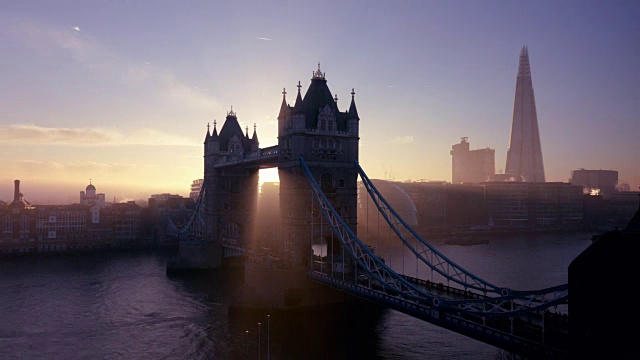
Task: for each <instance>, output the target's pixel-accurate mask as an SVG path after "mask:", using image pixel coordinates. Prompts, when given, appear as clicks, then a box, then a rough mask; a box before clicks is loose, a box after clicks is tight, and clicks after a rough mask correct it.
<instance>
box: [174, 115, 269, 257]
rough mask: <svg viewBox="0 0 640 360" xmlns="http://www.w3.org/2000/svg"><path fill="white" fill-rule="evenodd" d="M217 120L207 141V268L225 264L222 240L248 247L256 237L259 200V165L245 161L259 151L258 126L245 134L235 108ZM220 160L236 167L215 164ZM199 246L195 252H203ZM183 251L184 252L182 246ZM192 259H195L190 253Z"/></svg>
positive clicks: (207, 136) (205, 181) (205, 186)
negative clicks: (223, 119)
mask: <svg viewBox="0 0 640 360" xmlns="http://www.w3.org/2000/svg"><path fill="white" fill-rule="evenodd" d="M216 126H217V124H216V122H215V121H214V124H213V133H210V132H209V129H207V135H206V137H205V141H204V184H203V186H204V190H205V192H204V213H205V223H206V231H205V241H206V243H207V245H206V251H205V252H206V253H207V254H206V257H207V259H206V260H205V262H206V266H205V267H207V268H219V267H221V266H222V258H223V253H222V243H223V242H225V241H226V242H228V243H232V244H233V243H235V244H236V246H247V245H248V243H249V241H251V239H252V238H253V228H254V226H253V222H254V219H255V211H256V207H257V199H258V170H259V168H258V166H256V165H255V164H253V165H252V164H246V163H245V162H244V160H245V158H246V157H247V155H248V154H249V153H252V152H255V151H258V150H259V142H258V136H257V134H256V129H255V127H254V129H253V136H252V137H249V129H248V128H247V129H246V130H245V132H244V133H243V131H242V128H241V127H240V124H239V123H238V118H237V116H236V113H235V112H234V111H233V107H232V108H231V110H230V111H229V112H227V117H226V119H225V122H224V124H223V126H222V128H221V129H220V133H219V134H218V130H217V128H216ZM219 161H225V162H227V163H237V166H227V167H215V166H213V165H214V164H216V163H217V162H219ZM202 250H203V249H202V247H196V248H195V250H194V251H196V252H197V251H202ZM180 252H181V254H182V253H183V252H184V251H183V249H182V248H181V249H180ZM190 258H193V256H191V257H190Z"/></svg>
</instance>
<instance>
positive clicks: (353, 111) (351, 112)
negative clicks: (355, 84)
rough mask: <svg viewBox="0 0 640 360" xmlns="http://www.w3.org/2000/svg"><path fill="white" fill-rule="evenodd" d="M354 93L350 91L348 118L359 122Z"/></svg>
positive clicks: (352, 90)
mask: <svg viewBox="0 0 640 360" xmlns="http://www.w3.org/2000/svg"><path fill="white" fill-rule="evenodd" d="M355 97H356V91H355V90H354V89H351V105H350V106H349V118H350V119H356V120H360V117H359V116H358V109H356V99H355Z"/></svg>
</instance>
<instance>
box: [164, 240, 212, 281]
mask: <svg viewBox="0 0 640 360" xmlns="http://www.w3.org/2000/svg"><path fill="white" fill-rule="evenodd" d="M220 267H222V246H221V245H220V244H216V243H211V242H210V243H189V242H180V244H179V253H178V255H177V256H175V257H174V258H172V259H171V260H170V261H169V263H168V264H167V273H179V272H188V271H198V270H213V269H219V268H220Z"/></svg>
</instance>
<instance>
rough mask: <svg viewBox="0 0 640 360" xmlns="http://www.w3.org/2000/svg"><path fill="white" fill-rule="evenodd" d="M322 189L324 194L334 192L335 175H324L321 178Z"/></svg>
mask: <svg viewBox="0 0 640 360" xmlns="http://www.w3.org/2000/svg"><path fill="white" fill-rule="evenodd" d="M320 188H321V189H322V191H324V192H334V191H335V189H334V187H333V175H332V174H330V173H324V174H322V175H321V176H320Z"/></svg>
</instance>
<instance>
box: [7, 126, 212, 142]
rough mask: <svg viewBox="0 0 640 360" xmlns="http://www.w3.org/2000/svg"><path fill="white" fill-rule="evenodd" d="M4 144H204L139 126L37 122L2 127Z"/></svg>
mask: <svg viewBox="0 0 640 360" xmlns="http://www.w3.org/2000/svg"><path fill="white" fill-rule="evenodd" d="M0 144H23V145H68V146H118V145H151V146H201V145H200V144H199V143H198V142H197V141H193V140H191V139H188V138H186V137H181V136H178V135H174V134H169V133H163V132H160V131H158V130H155V129H146V128H137V129H131V130H130V131H127V132H126V133H122V132H120V131H118V130H115V129H105V128H51V127H42V126H36V125H10V126H6V127H0Z"/></svg>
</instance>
